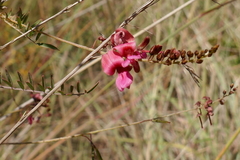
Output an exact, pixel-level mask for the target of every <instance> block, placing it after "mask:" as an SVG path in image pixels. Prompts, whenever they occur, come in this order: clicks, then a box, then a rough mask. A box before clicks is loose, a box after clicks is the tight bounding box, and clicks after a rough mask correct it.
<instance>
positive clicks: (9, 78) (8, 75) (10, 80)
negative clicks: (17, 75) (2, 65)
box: [5, 70, 13, 87]
mask: <svg viewBox="0 0 240 160" xmlns="http://www.w3.org/2000/svg"><path fill="white" fill-rule="evenodd" d="M5 72H6V77H7V80H8V82H9V84H10V86H11V87H13V82H12V78H11V76H10V74H9V73H8V71H7V70H5Z"/></svg>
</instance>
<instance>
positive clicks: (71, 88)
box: [70, 85, 74, 93]
mask: <svg viewBox="0 0 240 160" xmlns="http://www.w3.org/2000/svg"><path fill="white" fill-rule="evenodd" d="M73 89H74V87H73V85H71V86H70V93H72V92H73Z"/></svg>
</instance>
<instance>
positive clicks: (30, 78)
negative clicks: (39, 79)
mask: <svg viewBox="0 0 240 160" xmlns="http://www.w3.org/2000/svg"><path fill="white" fill-rule="evenodd" d="M28 79H29V82H30V83H31V84H32V85H33V80H32V75H31V74H30V73H29V72H28Z"/></svg>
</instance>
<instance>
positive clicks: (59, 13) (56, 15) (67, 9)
mask: <svg viewBox="0 0 240 160" xmlns="http://www.w3.org/2000/svg"><path fill="white" fill-rule="evenodd" d="M81 2H83V0H78V1H77V2H75V3H73V4H71V5H69V6H67V7H65V8H64V9H63V10H61V11H60V12H58V13H57V14H55V15H53V16H52V17H49V18H48V19H46V20H44V21H42V22H40V23H39V24H38V25H36V26H35V27H33V28H31V29H30V30H28V31H27V32H25V33H23V34H22V35H20V36H18V37H16V38H15V39H13V40H11V41H9V42H8V43H6V44H4V45H3V46H0V50H2V49H3V48H5V47H7V46H8V45H10V44H12V43H14V42H16V41H17V40H19V39H21V38H22V37H25V36H26V35H27V34H28V33H30V32H32V31H33V30H35V29H37V28H38V27H40V26H41V25H43V24H45V23H47V22H48V21H50V20H52V19H54V18H56V17H58V16H59V15H61V14H63V13H66V12H67V11H69V10H70V9H71V8H72V7H74V6H76V5H77V4H78V3H81Z"/></svg>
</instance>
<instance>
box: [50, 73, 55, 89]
mask: <svg viewBox="0 0 240 160" xmlns="http://www.w3.org/2000/svg"><path fill="white" fill-rule="evenodd" d="M51 88H52V89H53V88H54V82H53V75H51Z"/></svg>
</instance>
